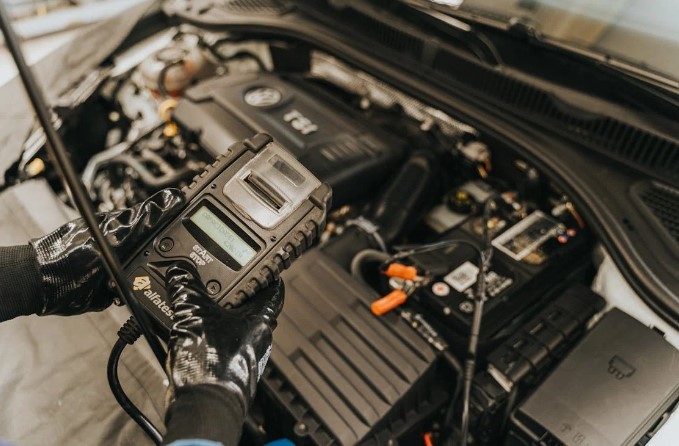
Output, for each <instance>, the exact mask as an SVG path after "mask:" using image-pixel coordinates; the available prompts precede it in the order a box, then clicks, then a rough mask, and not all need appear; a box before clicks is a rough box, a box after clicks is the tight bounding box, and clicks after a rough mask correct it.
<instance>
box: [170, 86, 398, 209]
mask: <svg viewBox="0 0 679 446" xmlns="http://www.w3.org/2000/svg"><path fill="white" fill-rule="evenodd" d="M174 119H175V120H176V121H177V122H178V123H179V125H180V126H181V127H183V128H184V129H185V130H188V131H191V132H195V133H196V134H198V135H199V139H200V145H202V146H203V147H204V148H205V150H207V151H208V153H209V154H210V155H211V156H213V157H217V156H218V155H220V154H223V153H225V152H226V150H227V148H228V147H229V146H230V145H231V144H232V143H234V142H236V141H240V140H242V139H243V138H245V137H247V136H249V135H252V134H253V133H254V132H263V131H265V132H267V133H268V134H270V135H271V136H273V138H274V139H275V140H276V141H277V142H279V143H280V144H281V145H282V146H283V147H285V148H286V149H288V150H289V151H290V152H292V153H293V154H294V155H295V156H296V157H297V158H298V159H299V160H300V161H301V162H302V163H303V164H304V165H305V166H306V167H307V168H308V169H309V170H310V171H311V172H312V173H313V174H314V175H316V177H318V178H319V179H320V180H321V181H323V182H326V183H328V184H330V186H332V189H333V205H334V206H339V205H341V204H344V203H346V202H348V201H351V200H352V199H359V198H365V195H366V191H369V190H372V189H373V188H374V187H376V186H378V185H380V184H381V183H382V182H383V181H384V179H385V177H386V175H387V174H388V173H389V172H390V170H391V169H392V168H393V166H394V164H395V163H396V162H397V161H398V160H399V158H400V157H401V155H402V154H403V152H404V145H403V142H402V141H399V140H397V139H395V138H393V137H391V136H389V135H387V134H386V133H384V132H383V131H381V130H380V129H378V128H374V127H372V126H369V125H367V124H365V122H363V121H362V120H361V119H360V118H359V116H357V114H356V113H355V111H354V110H352V109H351V108H349V107H347V106H346V105H345V104H343V103H341V102H340V101H338V100H336V99H335V98H333V97H332V96H330V95H329V94H327V93H326V92H324V91H323V90H321V89H320V88H318V87H317V86H314V85H312V84H311V83H309V82H308V81H306V80H304V79H302V78H292V77H289V78H284V77H282V76H279V75H276V74H269V73H267V74H258V73H255V74H243V75H230V76H225V77H218V78H214V79H210V80H208V81H205V82H203V83H201V84H198V85H197V86H195V87H193V88H191V89H190V90H188V91H187V93H186V96H185V98H184V99H182V100H181V101H180V102H179V105H178V106H177V109H176V110H175V112H174Z"/></svg>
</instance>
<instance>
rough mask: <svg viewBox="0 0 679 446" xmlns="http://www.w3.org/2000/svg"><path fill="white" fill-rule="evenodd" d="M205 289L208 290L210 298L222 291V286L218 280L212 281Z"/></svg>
mask: <svg viewBox="0 0 679 446" xmlns="http://www.w3.org/2000/svg"><path fill="white" fill-rule="evenodd" d="M205 288H206V289H207V292H208V293H209V294H210V296H214V295H215V294H217V293H219V292H220V291H221V290H222V285H221V284H220V283H219V282H217V281H216V280H211V281H209V282H208V283H207V285H205Z"/></svg>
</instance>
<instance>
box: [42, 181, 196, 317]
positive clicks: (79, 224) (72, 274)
mask: <svg viewBox="0 0 679 446" xmlns="http://www.w3.org/2000/svg"><path fill="white" fill-rule="evenodd" d="M183 203H184V195H183V194H182V193H181V192H180V191H179V190H178V189H165V190H162V191H160V192H158V193H156V194H155V195H153V196H152V197H150V198H148V199H147V200H146V201H144V202H142V203H139V204H138V205H136V206H134V207H133V208H130V209H124V210H120V211H113V212H109V213H107V214H98V218H99V221H100V223H99V227H100V228H101V230H102V231H103V232H104V235H105V236H106V238H107V239H108V241H109V243H110V244H111V246H112V247H113V248H114V250H115V251H116V253H117V254H118V256H119V258H120V259H121V261H123V262H124V261H125V260H126V259H127V258H128V257H129V256H130V255H132V254H133V253H134V251H135V250H136V249H138V248H139V245H140V244H141V243H143V242H144V241H145V240H146V239H147V238H148V237H149V234H150V233H152V232H153V231H155V230H156V229H157V228H158V227H159V226H161V225H163V224H164V223H167V222H169V221H170V220H171V219H172V218H173V217H174V216H176V215H177V214H178V213H179V212H180V211H181V209H182V205H183ZM30 244H31V246H32V247H33V249H34V250H35V253H36V259H37V263H38V272H39V274H40V276H41V282H42V294H41V296H40V299H41V301H42V307H41V309H40V310H39V311H38V314H39V315H41V316H44V315H50V314H59V315H64V316H68V315H73V314H81V313H85V312H87V311H101V310H103V309H105V308H107V307H108V306H109V305H111V302H112V301H113V297H114V294H113V291H112V290H111V289H110V288H109V287H108V286H107V279H108V277H107V275H106V273H105V270H104V266H103V264H102V260H101V257H100V253H99V248H98V246H97V244H96V242H95V241H94V238H93V237H92V235H91V234H90V231H89V229H88V227H87V224H86V223H85V221H84V220H83V219H78V220H74V221H72V222H70V223H67V224H65V225H64V226H62V227H60V228H58V229H57V230H56V231H54V232H52V233H51V234H49V235H46V236H44V237H42V238H39V239H34V240H32V241H31V242H30ZM36 298H37V297H36Z"/></svg>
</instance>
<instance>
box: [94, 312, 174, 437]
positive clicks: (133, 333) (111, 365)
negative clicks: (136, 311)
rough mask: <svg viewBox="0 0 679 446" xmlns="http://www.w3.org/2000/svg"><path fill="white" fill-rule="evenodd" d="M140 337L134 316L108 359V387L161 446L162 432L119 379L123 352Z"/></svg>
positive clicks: (121, 332)
mask: <svg viewBox="0 0 679 446" xmlns="http://www.w3.org/2000/svg"><path fill="white" fill-rule="evenodd" d="M140 335H141V331H140V329H139V325H138V324H137V323H136V321H135V319H134V316H132V317H130V318H129V319H128V320H127V322H125V325H123V326H122V328H121V329H120V330H119V331H118V340H117V341H116V343H115V344H114V345H113V349H112V350H111V355H110V356H109V358H108V366H107V369H106V376H107V377H108V385H109V387H110V388H111V392H113V396H114V397H115V399H116V401H118V404H120V407H122V408H123V410H125V412H127V414H128V415H129V416H130V418H132V419H133V420H134V421H135V422H136V423H137V424H138V425H139V427H141V429H142V430H143V431H144V432H145V433H146V435H148V436H149V438H151V440H153V442H154V443H155V444H156V445H160V444H161V443H162V441H163V436H162V435H161V434H160V431H159V430H158V428H156V426H154V425H153V423H152V422H151V420H149V419H148V418H147V417H146V415H144V414H143V413H142V411H141V410H139V409H138V408H137V406H135V405H134V403H133V402H132V401H131V400H130V399H129V398H128V397H127V395H126V394H125V390H123V387H122V385H121V384H120V380H119V379H118V362H119V361H120V357H121V355H122V353H123V350H124V349H125V347H126V346H127V345H128V344H129V345H132V344H134V342H135V341H136V340H137V339H138V338H139V336H140Z"/></svg>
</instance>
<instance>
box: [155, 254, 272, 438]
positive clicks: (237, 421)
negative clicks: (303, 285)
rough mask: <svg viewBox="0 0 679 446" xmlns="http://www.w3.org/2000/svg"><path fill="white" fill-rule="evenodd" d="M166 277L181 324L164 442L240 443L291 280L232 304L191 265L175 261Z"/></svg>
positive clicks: (171, 365) (172, 350)
mask: <svg viewBox="0 0 679 446" xmlns="http://www.w3.org/2000/svg"><path fill="white" fill-rule="evenodd" d="M166 282H167V290H168V294H169V296H170V298H171V299H172V303H173V308H174V326H173V328H172V331H171V334H170V342H169V355H168V358H167V371H168V376H170V387H169V389H168V402H169V403H170V404H169V407H168V412H167V416H166V424H167V428H168V432H167V435H166V437H165V439H164V440H165V442H170V441H174V440H177V439H182V438H201V439H207V440H213V441H218V442H221V443H223V444H225V445H231V444H236V443H237V441H238V438H239V437H240V429H241V427H242V424H243V420H244V418H245V415H246V413H247V411H248V408H249V405H250V403H251V401H252V399H253V397H254V395H255V390H256V388H257V382H258V381H259V378H260V376H261V374H262V372H263V371H264V367H265V366H266V363H267V360H268V359H269V354H270V353H271V342H272V332H273V330H274V329H275V328H276V318H277V317H278V315H279V314H280V312H281V309H282V308H283V297H284V294H285V290H284V287H283V282H282V281H278V282H277V283H275V284H273V285H272V286H270V287H268V288H266V289H265V290H262V291H260V292H259V293H258V294H256V295H255V296H254V297H252V298H251V299H249V300H247V301H245V302H244V303H243V304H242V305H240V306H239V307H237V308H232V309H224V308H222V307H220V306H219V305H217V304H216V303H215V302H214V301H213V300H212V299H210V298H209V297H208V294H207V291H206V290H205V287H204V285H203V283H202V282H201V281H200V278H199V277H198V273H197V272H196V270H195V269H194V267H193V265H191V264H189V263H188V262H179V263H176V264H174V265H172V266H171V267H170V268H169V269H168V270H167V273H166ZM208 406H209V407H208ZM187 417H188V418H189V419H186V418H187Z"/></svg>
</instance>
